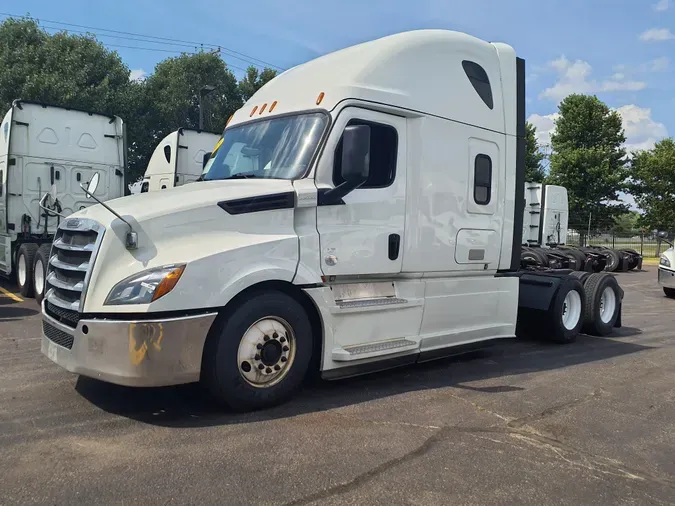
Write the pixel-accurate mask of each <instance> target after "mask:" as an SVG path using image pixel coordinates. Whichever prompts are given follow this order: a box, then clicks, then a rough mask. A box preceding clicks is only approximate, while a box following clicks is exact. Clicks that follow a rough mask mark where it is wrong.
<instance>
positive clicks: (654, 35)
mask: <svg viewBox="0 0 675 506" xmlns="http://www.w3.org/2000/svg"><path fill="white" fill-rule="evenodd" d="M671 39H675V35H673V32H671V31H670V30H669V29H668V28H651V29H649V30H647V31H646V32H644V33H641V34H640V40H642V41H645V42H661V41H664V40H671Z"/></svg>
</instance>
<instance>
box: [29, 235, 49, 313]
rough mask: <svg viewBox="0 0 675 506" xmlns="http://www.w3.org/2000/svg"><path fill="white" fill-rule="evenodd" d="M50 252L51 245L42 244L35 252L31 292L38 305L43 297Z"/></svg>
mask: <svg viewBox="0 0 675 506" xmlns="http://www.w3.org/2000/svg"><path fill="white" fill-rule="evenodd" d="M50 251H51V245H50V244H43V245H42V246H40V248H39V249H38V250H37V253H36V254H35V260H34V262H33V292H34V294H35V301H36V302H37V303H38V304H42V299H44V297H45V279H46V278H47V265H48V264H49V253H50Z"/></svg>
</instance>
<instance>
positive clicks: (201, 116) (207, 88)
mask: <svg viewBox="0 0 675 506" xmlns="http://www.w3.org/2000/svg"><path fill="white" fill-rule="evenodd" d="M215 89H216V87H215V86H213V85H210V84H207V85H205V86H202V88H201V89H200V90H199V129H200V130H204V104H203V101H204V97H205V96H206V95H208V94H209V93H211V92H212V91H214V90H215Z"/></svg>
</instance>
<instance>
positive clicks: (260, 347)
mask: <svg viewBox="0 0 675 506" xmlns="http://www.w3.org/2000/svg"><path fill="white" fill-rule="evenodd" d="M255 347H256V348H258V349H259V350H262V349H263V345H262V344H260V343H258V344H256V345H255Z"/></svg>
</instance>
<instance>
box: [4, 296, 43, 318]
mask: <svg viewBox="0 0 675 506" xmlns="http://www.w3.org/2000/svg"><path fill="white" fill-rule="evenodd" d="M39 312H40V311H39V308H37V307H36V308H30V307H26V306H25V305H22V303H20V302H16V301H14V300H12V299H10V298H9V297H0V322H9V321H15V320H20V319H22V318H27V317H29V316H35V315H36V314H38V313H39Z"/></svg>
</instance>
